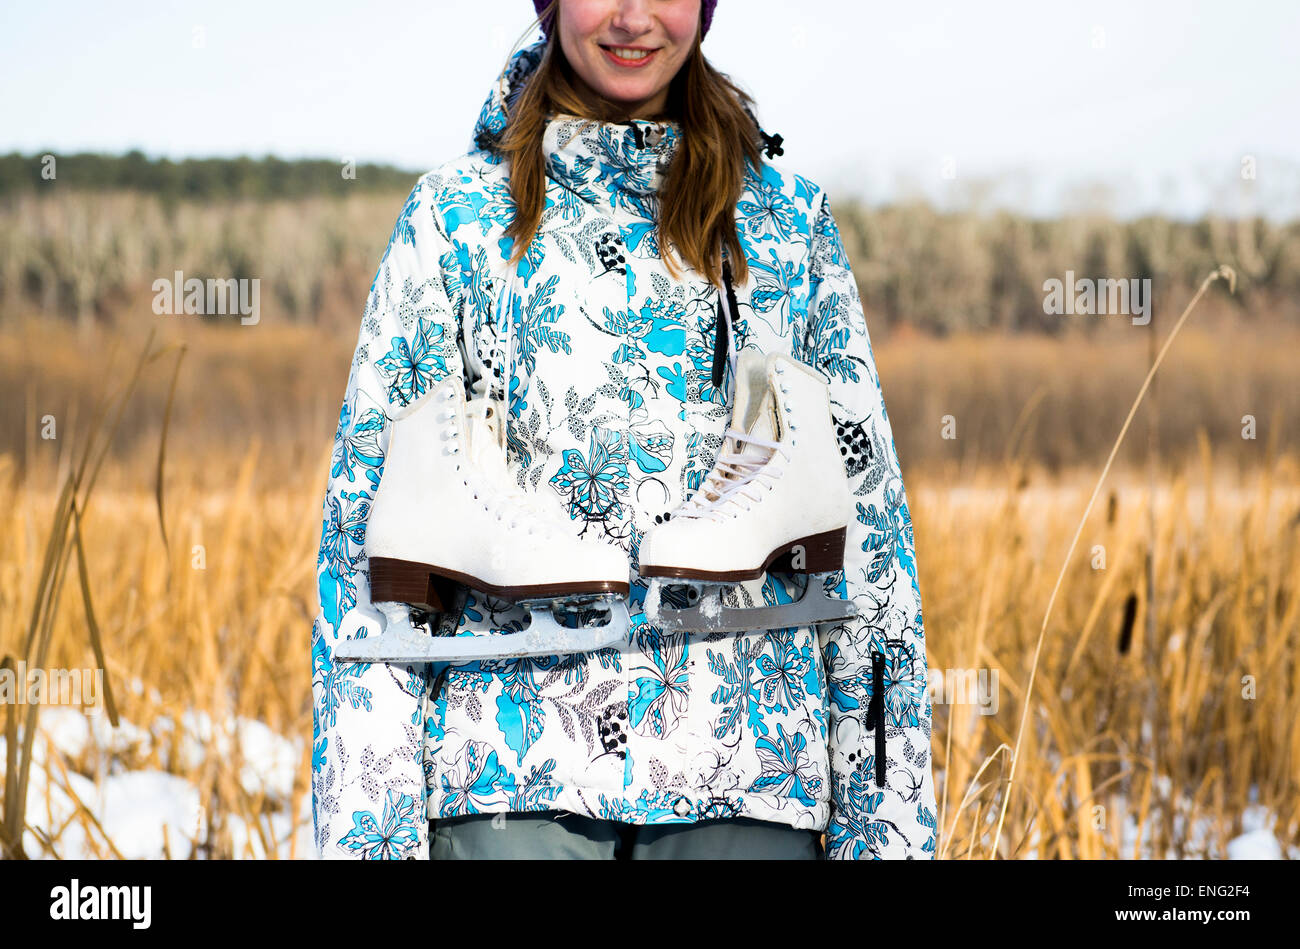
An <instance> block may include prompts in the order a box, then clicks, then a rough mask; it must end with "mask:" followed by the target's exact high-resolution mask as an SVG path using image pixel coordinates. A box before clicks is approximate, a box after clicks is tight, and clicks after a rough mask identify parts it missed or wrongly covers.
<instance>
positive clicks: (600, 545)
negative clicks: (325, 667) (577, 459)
mask: <svg viewBox="0 0 1300 949" xmlns="http://www.w3.org/2000/svg"><path fill="white" fill-rule="evenodd" d="M503 410H504V406H503V405H502V403H501V402H500V401H498V400H496V399H492V398H488V397H484V398H479V399H472V400H468V401H467V400H466V399H465V392H464V384H463V383H462V382H461V380H460V379H459V377H456V376H449V377H448V378H447V379H445V380H444V381H443V382H442V384H440V385H439V386H437V387H436V388H435V389H434V390H433V392H432V393H431V394H430V395H429V396H428V397H427V399H425V400H422V401H421V402H419V403H416V404H413V405H412V406H410V407H408V409H407V410H405V411H404V412H403V413H402V414H400V415H399V416H398V417H397V419H396V421H395V422H394V424H393V431H392V436H391V440H390V442H389V447H388V456H387V458H386V459H385V462H384V473H383V477H382V478H381V479H380V483H379V489H378V490H377V492H376V494H375V499H374V503H373V506H372V510H371V513H370V518H369V521H368V523H367V527H366V541H365V547H366V553H367V555H368V557H369V560H370V594H371V596H370V598H371V602H372V603H373V604H374V605H375V608H376V609H377V610H378V611H379V612H380V613H382V614H383V616H384V618H385V620H386V622H385V623H384V631H383V634H382V635H380V636H378V637H369V638H364V639H351V640H347V641H345V642H341V643H339V644H338V646H337V647H336V648H335V650H334V656H335V658H336V659H340V660H346V661H357V662H378V661H385V662H470V661H474V660H482V659H505V658H514V657H520V656H557V655H565V654H568V653H584V652H592V651H594V650H597V649H603V648H605V647H606V646H611V645H614V644H615V643H617V642H619V641H620V640H623V639H624V638H626V636H627V632H628V628H629V625H630V623H629V617H628V611H627V602H626V596H627V593H628V587H629V583H628V580H629V574H630V566H629V563H628V558H627V554H626V553H625V552H624V551H623V550H621V549H620V548H618V547H615V546H613V545H612V544H607V543H605V542H604V541H601V540H596V539H593V538H584V537H579V536H578V535H577V533H576V530H575V526H574V524H573V521H572V520H571V519H570V517H569V515H568V513H567V512H566V511H565V509H564V506H563V503H562V502H561V501H560V499H559V498H558V497H557V496H556V495H554V494H548V493H546V492H545V491H543V492H539V493H534V492H528V491H525V490H524V489H523V488H520V487H519V486H518V485H517V484H516V483H515V482H514V479H513V478H511V476H510V474H509V471H508V468H507V465H506V447H505V418H504V414H503ZM458 585H459V586H458ZM465 588H469V589H473V590H477V591H479V592H481V593H484V594H487V595H489V596H494V597H499V598H501V599H505V600H509V601H512V602H516V603H521V604H523V605H525V606H526V607H528V609H529V613H530V619H529V625H528V627H527V628H526V629H524V630H523V631H521V632H515V633H502V634H496V633H493V634H482V635H472V636H469V635H460V636H457V635H430V634H429V633H428V632H427V631H425V630H424V629H423V628H420V627H417V626H415V625H413V624H412V622H411V609H412V608H414V609H416V610H417V611H420V612H427V613H435V614H441V615H442V622H441V623H440V624H439V629H440V631H444V632H450V633H454V632H455V629H456V626H457V624H458V623H459V619H460V613H461V609H462V607H463V603H464V592H465ZM458 593H459V596H457V594H458ZM569 608H572V609H583V610H593V609H594V610H600V611H602V612H608V615H609V619H608V622H606V623H604V624H603V625H599V626H585V627H579V628H576V629H570V628H568V627H565V626H561V625H560V624H559V623H558V622H556V619H555V616H554V610H556V609H569ZM452 614H454V615H452ZM449 617H450V619H448V618H449Z"/></svg>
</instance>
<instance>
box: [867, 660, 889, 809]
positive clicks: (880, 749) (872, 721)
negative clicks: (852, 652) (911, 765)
mask: <svg viewBox="0 0 1300 949" xmlns="http://www.w3.org/2000/svg"><path fill="white" fill-rule="evenodd" d="M884 678H885V656H884V654H883V653H879V652H875V651H874V650H873V651H872V653H871V702H870V704H869V705H868V707H867V721H866V725H867V727H868V728H870V729H872V730H873V731H875V733H876V787H878V788H883V787H884V786H885V690H884V688H883V685H884Z"/></svg>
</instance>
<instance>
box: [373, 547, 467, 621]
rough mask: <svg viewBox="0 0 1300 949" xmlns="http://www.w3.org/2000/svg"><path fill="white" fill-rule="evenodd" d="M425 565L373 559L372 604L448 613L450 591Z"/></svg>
mask: <svg viewBox="0 0 1300 949" xmlns="http://www.w3.org/2000/svg"><path fill="white" fill-rule="evenodd" d="M438 580H439V578H438V577H435V576H434V575H433V573H432V572H431V571H430V570H429V568H428V567H427V566H425V565H424V564H419V563H413V562H411V561H409V560H394V559H392V558H390V557H371V558H370V600H371V602H372V603H409V604H410V605H411V606H414V607H417V608H419V609H423V610H428V611H430V612H433V613H445V612H446V611H447V610H446V605H445V604H446V603H448V602H449V597H448V596H447V590H445V589H443V585H442V584H441V583H438V582H437V581H438Z"/></svg>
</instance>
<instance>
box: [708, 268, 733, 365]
mask: <svg viewBox="0 0 1300 949" xmlns="http://www.w3.org/2000/svg"><path fill="white" fill-rule="evenodd" d="M722 282H723V284H724V285H725V286H726V293H727V306H726V310H727V312H726V314H724V313H723V306H722V297H721V295H719V296H718V318H717V319H716V320H715V321H714V323H713V388H715V389H721V388H722V380H723V376H724V374H725V373H726V371H727V344H728V340H730V339H731V334H732V332H733V331H734V329H735V325H736V324H735V323H734V322H733V321H732V314H734V313H735V312H736V291H735V289H734V288H733V287H732V285H731V262H730V261H728V260H727V259H726V258H725V257H724V258H723V259H722Z"/></svg>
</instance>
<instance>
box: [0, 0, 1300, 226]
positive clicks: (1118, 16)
mask: <svg viewBox="0 0 1300 949" xmlns="http://www.w3.org/2000/svg"><path fill="white" fill-rule="evenodd" d="M531 18H532V4H531V3H529V2H527V0H475V2H470V3H466V2H464V0H458V2H451V0H428V2H422V3H415V2H396V0H392V2H382V0H368V2H361V0H352V2H343V0H313V2H311V3H304V2H285V0H261V2H249V0H223V2H185V0H176V2H170V3H166V2H153V3H146V2H139V0H122V2H114V3H102V2H101V3H92V2H87V0H70V2H64V3H22V4H20V3H17V2H12V3H7V4H6V7H5V11H4V14H3V19H2V21H0V152H7V151H12V150H19V151H23V152H33V151H40V152H44V151H52V152H54V153H55V154H58V153H60V152H71V151H80V150H102V151H108V152H121V151H125V150H127V149H131V148H139V149H141V150H142V151H144V152H145V153H147V154H149V155H155V156H157V155H167V156H171V157H177V158H179V157H185V156H214V155H215V156H219V155H239V154H250V155H254V156H260V155H264V154H267V153H272V154H276V155H279V156H282V157H300V156H309V157H323V158H331V159H335V160H340V161H341V160H342V159H343V158H344V157H350V158H355V159H357V160H358V161H380V162H387V163H392V164H396V165H398V166H400V167H404V168H408V169H410V170H412V171H416V172H418V171H423V170H426V169H428V168H432V167H434V166H436V165H438V164H441V163H442V162H443V161H446V160H447V159H450V158H453V157H455V156H456V155H459V154H463V153H464V152H465V151H466V150H467V149H468V147H469V137H470V132H471V129H472V127H473V123H474V120H475V118H476V117H477V115H478V109H479V107H480V105H481V104H482V101H483V98H484V96H486V94H487V90H488V87H489V84H490V83H491V82H492V80H493V78H494V77H495V75H496V74H497V72H498V71H499V69H500V67H501V65H502V63H503V62H504V60H505V57H506V55H507V54H508V52H509V50H510V48H511V46H512V45H513V44H514V42H515V41H516V40H517V39H518V38H519V36H520V34H521V33H522V31H523V30H524V28H525V27H526V26H527V24H528V23H529V21H530V20H531ZM704 48H705V52H706V54H707V55H708V56H709V58H710V60H711V61H712V62H713V63H714V65H715V66H716V67H718V68H719V69H721V70H723V71H724V72H726V73H728V74H729V75H731V77H732V78H733V79H735V80H736V81H738V82H739V83H740V85H742V86H743V87H744V88H746V89H747V90H748V91H749V92H751V93H752V94H753V95H754V96H755V98H756V99H757V102H758V109H759V118H760V121H762V123H763V124H764V127H765V128H766V129H767V130H768V131H769V132H779V133H780V134H781V135H783V136H784V138H785V144H786V153H785V155H784V157H783V160H784V162H785V163H786V164H787V166H788V167H790V168H792V169H793V170H795V171H798V172H800V173H802V174H804V175H806V176H808V177H810V178H812V179H813V180H815V181H817V182H819V183H820V184H822V185H823V186H825V187H826V188H827V189H828V190H829V191H830V192H831V195H832V197H841V199H843V198H847V197H850V196H856V197H861V198H864V199H866V200H869V201H872V202H886V201H893V200H898V199H900V198H903V197H907V196H911V195H916V194H920V195H924V196H927V197H929V198H930V199H931V200H933V201H936V202H938V203H940V204H948V203H961V202H963V201H967V200H969V199H970V198H971V196H972V195H979V194H983V195H984V196H985V197H984V200H985V201H986V203H989V204H999V205H1004V206H1010V207H1013V208H1019V209H1021V210H1027V211H1031V212H1035V213H1044V214H1050V213H1056V212H1058V211H1060V210H1073V209H1078V208H1081V207H1089V206H1098V205H1099V204H1100V205H1102V206H1105V207H1108V208H1109V209H1111V210H1113V211H1116V212H1117V213H1121V214H1133V213H1141V212H1144V211H1148V210H1158V211H1165V212H1170V213H1175V214H1196V213H1200V212H1201V211H1204V210H1207V209H1213V210H1218V211H1223V212H1227V213H1236V212H1239V211H1252V210H1260V211H1264V212H1269V213H1272V214H1274V215H1277V216H1300V2H1296V0H1234V2H1227V0H1223V2H1219V3H1210V2H1194V0H1193V2H1175V0H1147V2H1143V0H1127V2H1120V0H1101V2H1090V3H1082V2H1044V0H1023V2H1021V0H986V2H982V3H973V2H965V3H960V2H954V3H922V2H909V3H880V2H861V0H807V2H800V3H789V2H782V0H719V4H718V10H717V13H716V15H715V17H714V21H713V27H712V29H711V30H710V33H709V36H708V37H707V39H706V40H705V42H704ZM1243 162H1245V163H1246V165H1247V167H1250V168H1253V171H1254V175H1255V177H1254V178H1253V179H1251V178H1248V177H1247V178H1243V174H1242V168H1243ZM986 181H992V182H993V183H994V184H993V185H992V186H991V187H990V186H987V185H985V184H984V182H986Z"/></svg>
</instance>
